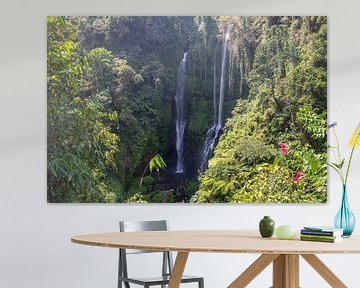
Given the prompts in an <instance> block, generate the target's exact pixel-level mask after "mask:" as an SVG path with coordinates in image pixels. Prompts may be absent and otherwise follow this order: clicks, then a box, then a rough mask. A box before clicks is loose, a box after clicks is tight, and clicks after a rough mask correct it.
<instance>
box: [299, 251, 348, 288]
mask: <svg viewBox="0 0 360 288" xmlns="http://www.w3.org/2000/svg"><path fill="white" fill-rule="evenodd" d="M301 256H302V257H303V258H304V259H305V260H306V262H308V263H309V264H310V265H311V266H312V267H313V268H314V269H315V270H316V271H317V272H318V273H319V274H320V276H321V277H323V278H324V279H325V281H326V282H327V283H329V284H330V286H331V287H334V288H347V286H346V285H345V284H344V283H343V282H342V281H341V280H340V279H339V278H338V277H337V276H336V275H335V274H334V273H333V272H332V271H331V270H330V269H329V268H328V267H327V266H326V265H325V264H324V263H323V262H322V261H321V260H320V259H319V258H318V257H317V256H316V255H314V254H302V255H301Z"/></svg>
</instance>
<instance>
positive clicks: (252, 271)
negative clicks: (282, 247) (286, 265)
mask: <svg viewBox="0 0 360 288" xmlns="http://www.w3.org/2000/svg"><path fill="white" fill-rule="evenodd" d="M278 256H279V255H278V254H263V255H261V256H260V257H259V258H258V259H257V260H256V261H255V262H254V263H252V264H251V265H250V266H249V267H248V268H247V269H246V270H245V271H244V272H243V273H242V274H241V275H240V276H239V277H238V278H236V279H235V281H234V282H232V283H231V284H230V285H229V286H228V288H244V287H246V286H247V285H248V284H249V283H250V282H251V281H252V280H254V278H255V277H256V276H257V275H259V274H260V273H261V272H262V271H263V270H264V269H265V268H266V267H267V266H268V265H269V264H270V263H271V262H273V261H274V260H275V259H276V258H277V257H278Z"/></svg>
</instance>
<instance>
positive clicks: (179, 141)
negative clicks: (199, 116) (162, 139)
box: [175, 52, 187, 173]
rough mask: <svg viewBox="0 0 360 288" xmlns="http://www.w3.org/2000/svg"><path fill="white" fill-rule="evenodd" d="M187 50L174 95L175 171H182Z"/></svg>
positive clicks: (180, 67)
mask: <svg viewBox="0 0 360 288" xmlns="http://www.w3.org/2000/svg"><path fill="white" fill-rule="evenodd" d="M186 60H187V52H185V53H184V57H183V59H182V60H181V61H180V64H179V68H178V76H177V86H176V95H175V105H176V119H175V128H176V153H177V162H176V171H175V172H176V173H183V172H184V134H185V127H186V120H185V111H184V109H185V68H186Z"/></svg>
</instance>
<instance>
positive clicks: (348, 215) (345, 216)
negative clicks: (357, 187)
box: [334, 185, 356, 237]
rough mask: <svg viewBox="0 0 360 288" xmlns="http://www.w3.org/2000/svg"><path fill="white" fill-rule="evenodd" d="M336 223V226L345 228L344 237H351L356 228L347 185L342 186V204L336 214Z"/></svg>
mask: <svg viewBox="0 0 360 288" xmlns="http://www.w3.org/2000/svg"><path fill="white" fill-rule="evenodd" d="M334 224H335V227H336V228H342V229H344V234H343V237H350V236H351V234H352V233H353V231H354V228H355V224H356V219H355V216H354V214H353V213H352V211H351V209H350V207H349V203H348V197H347V190H346V185H343V186H342V199H341V206H340V209H339V211H338V213H337V214H336V217H335V220H334Z"/></svg>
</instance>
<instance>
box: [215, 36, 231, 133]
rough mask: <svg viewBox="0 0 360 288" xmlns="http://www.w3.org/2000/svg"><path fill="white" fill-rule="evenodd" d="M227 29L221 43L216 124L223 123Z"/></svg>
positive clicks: (220, 124)
mask: <svg viewBox="0 0 360 288" xmlns="http://www.w3.org/2000/svg"><path fill="white" fill-rule="evenodd" d="M229 36H230V33H229V29H228V31H227V32H226V35H225V40H224V43H223V51H222V57H221V58H222V59H221V78H220V97H219V116H218V125H219V126H222V125H223V106H224V88H225V66H226V55H227V53H226V52H227V45H228V41H229Z"/></svg>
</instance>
